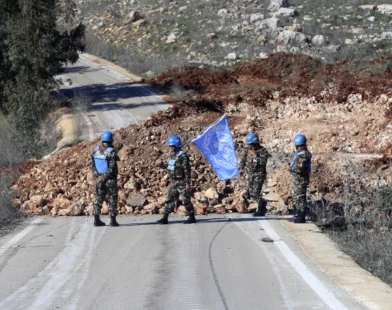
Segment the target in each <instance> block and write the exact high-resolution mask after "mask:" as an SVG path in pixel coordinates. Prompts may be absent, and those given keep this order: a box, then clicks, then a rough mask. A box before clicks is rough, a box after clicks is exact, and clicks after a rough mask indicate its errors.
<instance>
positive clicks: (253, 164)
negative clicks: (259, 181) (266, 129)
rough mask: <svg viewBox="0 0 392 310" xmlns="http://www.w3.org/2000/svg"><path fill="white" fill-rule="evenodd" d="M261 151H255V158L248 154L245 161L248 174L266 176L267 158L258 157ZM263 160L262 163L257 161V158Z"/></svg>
mask: <svg viewBox="0 0 392 310" xmlns="http://www.w3.org/2000/svg"><path fill="white" fill-rule="evenodd" d="M260 151H262V150H257V151H256V155H257V156H256V157H253V156H252V155H250V154H249V153H248V156H247V159H246V167H247V168H248V169H249V172H251V173H261V174H266V173H267V170H266V169H267V160H268V156H267V155H265V154H262V155H261V156H260V155H259V152H260ZM264 156H266V158H264V161H261V162H260V161H258V160H257V158H262V157H264Z"/></svg>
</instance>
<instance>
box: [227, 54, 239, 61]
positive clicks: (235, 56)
mask: <svg viewBox="0 0 392 310" xmlns="http://www.w3.org/2000/svg"><path fill="white" fill-rule="evenodd" d="M226 59H228V60H237V54H236V53H229V54H228V55H227V56H226Z"/></svg>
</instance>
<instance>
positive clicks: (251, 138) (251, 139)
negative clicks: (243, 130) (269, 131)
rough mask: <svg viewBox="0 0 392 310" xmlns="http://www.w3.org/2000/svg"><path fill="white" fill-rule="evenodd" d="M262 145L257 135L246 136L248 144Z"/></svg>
mask: <svg viewBox="0 0 392 310" xmlns="http://www.w3.org/2000/svg"><path fill="white" fill-rule="evenodd" d="M255 143H260V140H259V137H258V135H257V134H255V133H250V134H248V135H247V136H246V144H255Z"/></svg>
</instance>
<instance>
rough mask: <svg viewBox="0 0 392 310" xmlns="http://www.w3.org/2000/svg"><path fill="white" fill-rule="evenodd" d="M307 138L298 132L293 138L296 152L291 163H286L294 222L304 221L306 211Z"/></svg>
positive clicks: (308, 165)
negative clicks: (289, 178)
mask: <svg viewBox="0 0 392 310" xmlns="http://www.w3.org/2000/svg"><path fill="white" fill-rule="evenodd" d="M306 143H307V139H306V137H305V136H304V135H303V134H298V135H296V136H295V138H294V144H295V147H296V154H295V155H294V157H293V160H292V162H291V163H289V164H287V169H288V170H289V171H290V173H291V174H292V175H293V202H294V208H295V215H294V217H293V219H292V220H293V222H294V223H305V222H306V221H305V215H306V211H307V201H306V190H307V189H308V186H309V183H310V172H311V170H312V167H311V164H312V154H310V152H309V151H308V148H307V144H306Z"/></svg>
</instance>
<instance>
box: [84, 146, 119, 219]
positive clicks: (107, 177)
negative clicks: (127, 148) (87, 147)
mask: <svg viewBox="0 0 392 310" xmlns="http://www.w3.org/2000/svg"><path fill="white" fill-rule="evenodd" d="M98 152H100V153H101V154H103V153H105V154H106V156H107V160H108V170H107V171H106V172H105V173H103V174H101V173H99V172H98V171H97V169H96V167H95V161H94V153H95V151H94V152H93V153H92V155H91V157H90V169H91V170H92V171H93V172H94V176H95V177H96V178H97V177H99V176H101V175H102V176H103V177H104V181H103V182H102V186H101V188H97V194H96V199H95V202H94V214H95V215H100V214H101V209H102V203H103V201H104V199H105V197H106V195H107V194H109V196H110V200H109V212H110V215H113V216H116V215H117V201H118V188H117V175H118V167H117V161H118V160H119V158H118V156H117V151H116V150H113V151H111V152H108V151H107V150H104V149H103V148H102V147H100V148H99V150H98Z"/></svg>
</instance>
